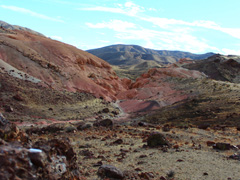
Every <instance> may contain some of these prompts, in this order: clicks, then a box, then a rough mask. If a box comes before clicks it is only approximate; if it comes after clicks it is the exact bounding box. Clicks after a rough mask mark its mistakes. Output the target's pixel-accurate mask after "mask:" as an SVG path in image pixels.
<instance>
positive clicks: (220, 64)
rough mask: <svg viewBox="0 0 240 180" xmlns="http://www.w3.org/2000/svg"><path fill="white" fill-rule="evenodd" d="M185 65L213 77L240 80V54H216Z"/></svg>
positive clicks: (236, 81)
mask: <svg viewBox="0 0 240 180" xmlns="http://www.w3.org/2000/svg"><path fill="white" fill-rule="evenodd" d="M183 67H185V68H187V69H191V70H197V71H200V72H203V73H204V74H206V75H207V76H208V77H209V78H211V79H215V80H220V81H228V82H232V83H239V82H240V73H239V70H240V56H233V55H229V56H224V55H220V54H216V55H213V56H211V57H209V58H207V59H204V60H200V61H194V63H189V64H185V65H184V66H183Z"/></svg>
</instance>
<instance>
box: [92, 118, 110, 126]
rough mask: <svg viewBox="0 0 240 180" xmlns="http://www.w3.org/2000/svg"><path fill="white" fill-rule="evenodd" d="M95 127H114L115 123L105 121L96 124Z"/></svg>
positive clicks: (108, 120)
mask: <svg viewBox="0 0 240 180" xmlns="http://www.w3.org/2000/svg"><path fill="white" fill-rule="evenodd" d="M94 126H103V127H112V126H113V121H112V120H111V119H104V120H100V121H97V122H95V123H94Z"/></svg>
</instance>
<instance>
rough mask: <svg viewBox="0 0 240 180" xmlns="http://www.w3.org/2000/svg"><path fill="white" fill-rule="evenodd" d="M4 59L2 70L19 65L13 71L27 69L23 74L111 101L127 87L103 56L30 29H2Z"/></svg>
mask: <svg viewBox="0 0 240 180" xmlns="http://www.w3.org/2000/svg"><path fill="white" fill-rule="evenodd" d="M0 59H1V60H3V61H4V62H2V64H0V65H1V68H2V70H5V68H6V67H5V66H9V65H10V67H14V68H16V69H12V70H10V71H11V72H12V73H14V71H15V73H16V72H18V73H19V71H20V72H23V73H25V74H21V76H32V77H34V78H37V79H39V80H41V84H42V85H44V86H48V87H50V88H54V89H57V90H68V91H73V92H75V91H84V92H89V93H92V94H94V95H95V96H96V97H104V98H105V99H106V100H109V101H111V100H115V99H116V97H115V95H116V94H117V93H118V92H119V91H121V90H125V88H126V86H125V87H124V86H123V85H122V82H121V80H120V79H119V78H118V77H117V75H116V74H115V72H114V71H113V70H112V68H111V67H110V65H109V64H108V63H107V62H105V61H103V60H102V59H100V58H98V57H96V56H94V55H92V54H89V53H87V52H85V51H82V50H79V49H77V48H76V47H74V46H71V45H68V44H64V43H62V42H59V41H55V40H52V39H50V38H46V37H44V36H40V35H36V34H32V33H30V32H27V31H20V30H6V29H0ZM6 63H7V65H6ZM3 64H4V65H3ZM8 70H9V69H8Z"/></svg>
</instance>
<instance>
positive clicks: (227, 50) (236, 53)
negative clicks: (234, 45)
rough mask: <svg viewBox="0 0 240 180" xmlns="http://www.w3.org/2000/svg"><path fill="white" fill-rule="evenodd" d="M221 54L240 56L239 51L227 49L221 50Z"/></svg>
mask: <svg viewBox="0 0 240 180" xmlns="http://www.w3.org/2000/svg"><path fill="white" fill-rule="evenodd" d="M222 53H223V54H226V55H227V54H231V55H240V50H232V49H227V48H223V49H222Z"/></svg>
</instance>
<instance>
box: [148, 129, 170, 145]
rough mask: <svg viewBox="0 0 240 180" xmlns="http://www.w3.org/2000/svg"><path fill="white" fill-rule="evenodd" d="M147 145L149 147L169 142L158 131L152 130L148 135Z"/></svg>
mask: <svg viewBox="0 0 240 180" xmlns="http://www.w3.org/2000/svg"><path fill="white" fill-rule="evenodd" d="M147 145H148V146H149V147H159V146H160V147H162V146H169V145H170V143H169V142H168V140H167V139H166V138H165V137H164V135H163V134H161V133H159V132H154V133H152V134H150V135H149V137H148V139H147Z"/></svg>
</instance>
